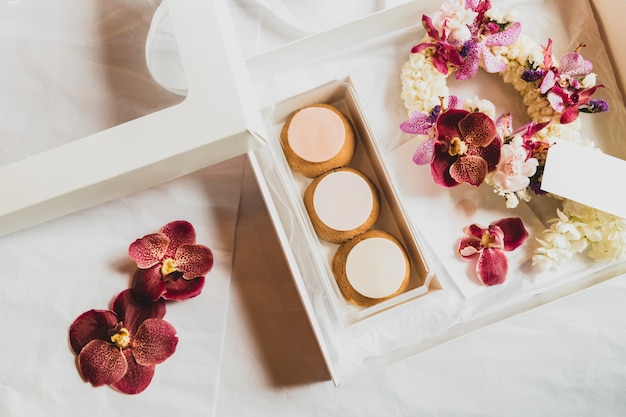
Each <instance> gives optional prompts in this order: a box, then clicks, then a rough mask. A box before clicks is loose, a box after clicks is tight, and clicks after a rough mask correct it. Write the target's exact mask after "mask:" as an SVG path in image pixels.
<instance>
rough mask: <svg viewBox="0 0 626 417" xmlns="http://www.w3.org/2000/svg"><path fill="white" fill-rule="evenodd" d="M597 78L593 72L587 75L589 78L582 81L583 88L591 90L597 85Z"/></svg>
mask: <svg viewBox="0 0 626 417" xmlns="http://www.w3.org/2000/svg"><path fill="white" fill-rule="evenodd" d="M597 78H598V76H597V74H596V73H595V72H591V73H589V74H587V76H586V77H585V78H583V81H582V86H583V88H591V87H593V86H594V85H596V81H597Z"/></svg>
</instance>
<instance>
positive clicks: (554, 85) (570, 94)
mask: <svg viewBox="0 0 626 417" xmlns="http://www.w3.org/2000/svg"><path fill="white" fill-rule="evenodd" d="M583 46H584V44H580V45H579V46H578V47H577V48H576V50H575V51H574V52H569V53H567V54H565V55H563V57H561V59H559V61H558V65H557V64H556V63H555V62H554V60H553V55H552V39H548V44H547V46H546V47H545V48H544V58H543V65H542V68H536V69H527V70H525V71H524V73H523V74H522V79H524V80H525V81H529V82H533V81H538V82H539V92H540V93H541V94H543V95H545V97H546V98H547V100H548V102H549V103H550V106H551V107H552V108H553V109H554V110H555V111H557V112H559V113H561V118H560V120H559V122H560V123H561V124H567V123H571V122H573V121H574V120H576V119H577V118H578V115H579V113H580V112H584V113H600V112H605V111H608V109H609V105H608V103H607V102H606V101H604V100H600V99H592V96H593V94H594V93H595V92H596V90H597V89H598V88H602V87H604V86H603V85H594V86H592V87H589V86H587V87H585V79H586V77H587V76H589V75H590V74H592V72H591V71H592V70H593V64H592V63H591V61H589V60H586V59H584V58H583V57H582V55H580V54H579V53H578V50H579V49H580V48H582V47H583Z"/></svg>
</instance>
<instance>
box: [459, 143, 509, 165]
mask: <svg viewBox="0 0 626 417" xmlns="http://www.w3.org/2000/svg"><path fill="white" fill-rule="evenodd" d="M501 148H502V142H501V141H500V138H495V139H494V140H492V141H491V143H490V144H489V145H487V146H485V147H478V146H469V147H468V150H467V155H469V156H479V157H481V158H482V159H484V160H485V162H487V171H493V170H494V169H496V165H498V162H500V149H501Z"/></svg>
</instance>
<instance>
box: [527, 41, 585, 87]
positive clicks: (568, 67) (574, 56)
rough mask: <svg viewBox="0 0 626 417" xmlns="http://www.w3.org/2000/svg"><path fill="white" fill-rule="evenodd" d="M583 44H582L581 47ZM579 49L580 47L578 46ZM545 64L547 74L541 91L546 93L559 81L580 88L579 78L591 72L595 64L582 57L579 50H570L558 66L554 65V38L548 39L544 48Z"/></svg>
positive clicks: (541, 85)
mask: <svg viewBox="0 0 626 417" xmlns="http://www.w3.org/2000/svg"><path fill="white" fill-rule="evenodd" d="M581 46H583V45H580V46H579V48H580V47H581ZM577 49H578V48H577ZM543 66H544V68H545V69H546V71H547V72H546V74H545V76H544V78H543V80H542V81H541V84H540V85H539V92H540V93H541V94H546V93H547V92H548V91H549V90H551V89H552V88H553V87H554V86H555V85H556V84H557V83H558V82H559V81H561V82H562V83H565V84H567V85H568V86H569V87H571V88H574V89H579V88H580V85H579V82H578V80H577V79H578V78H583V77H585V76H587V75H588V74H590V73H591V71H592V70H593V64H592V63H591V61H588V60H586V59H584V58H583V57H582V55H580V54H579V53H578V52H569V53H567V54H565V55H563V57H561V59H560V60H559V65H558V67H556V66H554V62H553V59H552V39H548V46H546V48H545V50H544V57H543Z"/></svg>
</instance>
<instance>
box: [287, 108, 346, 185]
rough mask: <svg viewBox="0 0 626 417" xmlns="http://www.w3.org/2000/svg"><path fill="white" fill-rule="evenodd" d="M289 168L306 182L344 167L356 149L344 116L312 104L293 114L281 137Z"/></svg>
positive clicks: (336, 111) (333, 109) (338, 112)
mask: <svg viewBox="0 0 626 417" xmlns="http://www.w3.org/2000/svg"><path fill="white" fill-rule="evenodd" d="M280 141H281V144H282V147H283V152H284V153H285V157H286V158H287V162H288V163H289V166H290V167H291V169H293V170H294V171H297V172H299V173H301V174H302V175H304V176H305V177H308V178H314V177H316V176H318V175H320V174H323V173H324V172H326V171H329V170H331V169H335V168H338V167H343V166H346V165H348V164H349V163H350V161H352V157H353V156H354V150H355V146H356V142H355V138H354V129H353V128H352V124H351V123H350V121H349V120H348V119H347V118H346V116H345V115H344V114H343V113H341V112H340V111H339V110H337V109H336V108H335V107H333V106H330V105H328V104H321V103H320V104H313V105H311V106H307V107H304V108H301V109H299V110H296V111H295V112H293V113H292V114H291V115H290V116H289V118H288V119H287V121H286V122H285V124H284V125H283V128H282V130H281V133H280Z"/></svg>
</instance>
